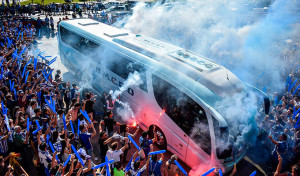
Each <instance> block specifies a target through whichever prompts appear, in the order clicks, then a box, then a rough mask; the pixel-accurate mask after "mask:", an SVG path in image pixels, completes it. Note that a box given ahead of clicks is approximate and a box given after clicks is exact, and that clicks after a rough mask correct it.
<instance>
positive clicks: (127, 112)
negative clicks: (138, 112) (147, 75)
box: [112, 71, 143, 121]
mask: <svg viewBox="0 0 300 176" xmlns="http://www.w3.org/2000/svg"><path fill="white" fill-rule="evenodd" d="M141 84H143V80H142V79H141V77H140V74H139V73H138V72H137V71H134V72H133V73H129V75H128V78H127V80H126V81H125V82H124V84H123V86H122V87H120V88H119V90H116V91H114V92H113V93H112V99H117V97H119V95H121V94H122V93H123V92H124V91H127V90H128V88H129V87H138V86H139V85H141ZM117 102H118V103H119V104H120V105H121V107H117V109H116V111H117V114H118V115H119V116H120V117H121V119H122V120H123V121H128V120H130V119H133V118H135V115H134V113H133V110H132V108H131V107H130V105H129V103H127V102H122V101H121V100H119V99H117Z"/></svg>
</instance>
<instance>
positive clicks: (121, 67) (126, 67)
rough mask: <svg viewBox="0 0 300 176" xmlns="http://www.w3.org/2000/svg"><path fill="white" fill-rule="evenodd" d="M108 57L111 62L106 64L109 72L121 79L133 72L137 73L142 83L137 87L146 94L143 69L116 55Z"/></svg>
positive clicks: (144, 70) (144, 71)
mask: <svg viewBox="0 0 300 176" xmlns="http://www.w3.org/2000/svg"><path fill="white" fill-rule="evenodd" d="M110 57H111V58H110V61H111V62H110V63H108V69H109V70H111V71H112V72H114V73H115V74H117V75H118V76H120V77H122V78H123V79H127V78H128V76H129V74H130V73H134V72H135V71H137V72H138V73H139V75H140V77H141V79H142V81H143V83H142V84H141V85H140V86H139V87H140V88H141V89H142V90H144V91H145V92H147V79H146V69H145V67H143V66H142V65H141V64H139V63H136V62H134V61H131V60H129V59H127V58H125V57H122V56H120V55H118V54H114V55H113V54H112V55H111V56H110Z"/></svg>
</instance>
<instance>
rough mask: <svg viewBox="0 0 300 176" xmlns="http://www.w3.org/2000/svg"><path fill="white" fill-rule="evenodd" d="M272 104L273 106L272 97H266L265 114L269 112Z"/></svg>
mask: <svg viewBox="0 0 300 176" xmlns="http://www.w3.org/2000/svg"><path fill="white" fill-rule="evenodd" d="M270 106H271V102H270V99H269V98H268V97H264V108H265V114H269V111H270Z"/></svg>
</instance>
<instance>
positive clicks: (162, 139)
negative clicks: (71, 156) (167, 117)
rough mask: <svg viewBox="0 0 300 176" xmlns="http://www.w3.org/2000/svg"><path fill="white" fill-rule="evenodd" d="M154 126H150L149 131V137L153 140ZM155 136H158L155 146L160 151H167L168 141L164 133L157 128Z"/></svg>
mask: <svg viewBox="0 0 300 176" xmlns="http://www.w3.org/2000/svg"><path fill="white" fill-rule="evenodd" d="M153 127H154V126H153V125H151V126H150V129H149V135H150V137H151V138H154V134H153ZM155 134H156V135H157V141H156V142H155V145H156V146H157V147H158V148H159V149H160V150H167V139H166V136H165V134H164V133H163V131H162V130H161V129H160V128H159V127H158V126H156V127H155Z"/></svg>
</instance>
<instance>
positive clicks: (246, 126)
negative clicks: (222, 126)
mask: <svg viewBox="0 0 300 176" xmlns="http://www.w3.org/2000/svg"><path fill="white" fill-rule="evenodd" d="M258 106H259V104H258V98H257V95H256V94H255V93H252V92H250V93H248V94H247V95H245V94H243V93H239V94H235V95H232V96H229V97H227V98H224V99H223V100H221V101H218V102H217V103H216V104H215V109H216V110H217V111H218V112H220V113H221V115H222V116H223V117H224V118H225V119H226V122H227V123H228V125H229V130H230V131H229V133H230V134H231V135H232V136H234V137H235V139H233V141H232V142H233V146H234V147H235V148H236V149H238V150H242V149H243V148H244V147H245V146H249V145H251V144H253V143H255V141H256V134H257V133H258V130H257V125H256V122H255V116H256V114H257V113H258V112H257V109H258ZM217 143H218V142H217ZM220 144H221V143H220ZM218 147H220V148H223V147H224V146H222V145H219V146H218Z"/></svg>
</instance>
